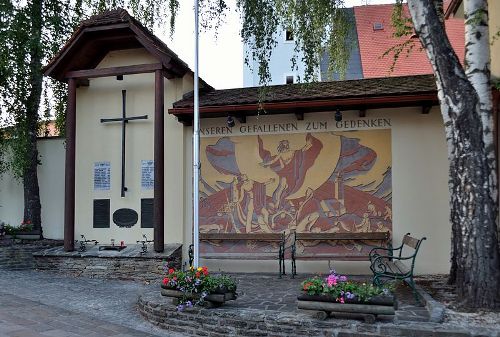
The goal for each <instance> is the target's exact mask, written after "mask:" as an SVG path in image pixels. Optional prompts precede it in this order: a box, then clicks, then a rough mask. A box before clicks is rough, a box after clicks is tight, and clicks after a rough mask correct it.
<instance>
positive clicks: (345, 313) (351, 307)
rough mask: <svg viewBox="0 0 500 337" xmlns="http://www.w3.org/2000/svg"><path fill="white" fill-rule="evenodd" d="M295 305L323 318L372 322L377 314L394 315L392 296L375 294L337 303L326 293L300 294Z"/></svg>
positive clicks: (318, 317)
mask: <svg viewBox="0 0 500 337" xmlns="http://www.w3.org/2000/svg"><path fill="white" fill-rule="evenodd" d="M297 307H298V308H299V309H304V310H314V311H316V312H315V314H314V316H315V317H316V318H317V319H321V320H324V319H326V318H328V317H329V316H333V317H338V318H364V320H365V321H366V322H368V323H374V322H375V320H376V318H377V316H378V315H384V316H394V314H395V310H396V308H395V301H394V296H387V295H383V296H376V297H373V298H371V299H370V300H369V301H368V302H360V301H358V300H356V299H354V300H347V301H346V302H345V303H339V302H337V301H336V299H335V298H333V297H331V296H326V295H307V294H302V295H299V296H298V297H297Z"/></svg>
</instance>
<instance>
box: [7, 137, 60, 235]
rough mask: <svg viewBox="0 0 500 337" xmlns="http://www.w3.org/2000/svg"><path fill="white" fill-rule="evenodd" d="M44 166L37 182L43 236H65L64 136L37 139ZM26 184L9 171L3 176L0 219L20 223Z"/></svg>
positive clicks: (39, 170)
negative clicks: (24, 185)
mask: <svg viewBox="0 0 500 337" xmlns="http://www.w3.org/2000/svg"><path fill="white" fill-rule="evenodd" d="M37 146H38V153H39V157H40V161H41V165H39V166H38V184H39V187H40V203H41V205H42V230H43V236H44V237H45V238H49V239H62V238H63V236H64V233H63V228H64V226H63V224H64V158H65V149H64V139H62V138H43V139H39V140H38V142H37ZM23 199H24V198H23V185H22V182H21V181H20V180H18V179H15V178H14V177H13V176H12V175H11V174H10V173H5V174H3V175H1V176H0V222H5V223H7V224H10V225H12V226H19V225H21V221H22V220H23V211H24V202H23Z"/></svg>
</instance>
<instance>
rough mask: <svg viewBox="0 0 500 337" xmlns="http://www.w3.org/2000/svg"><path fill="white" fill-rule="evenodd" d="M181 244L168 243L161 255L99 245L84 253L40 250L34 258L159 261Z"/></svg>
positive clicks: (133, 246)
mask: <svg viewBox="0 0 500 337" xmlns="http://www.w3.org/2000/svg"><path fill="white" fill-rule="evenodd" d="M181 247H182V244H180V243H170V244H166V245H164V251H163V252H162V253H157V252H155V251H154V250H153V246H152V245H149V246H148V252H147V253H145V254H141V252H142V249H141V245H136V244H130V245H127V248H125V249H123V250H121V251H114V250H99V245H97V246H96V245H91V244H89V245H87V250H86V251H85V252H79V251H78V249H75V251H72V252H65V251H64V247H54V248H49V249H45V250H41V251H39V252H37V253H35V254H33V255H34V256H37V257H38V256H47V257H74V258H78V257H98V258H107V257H111V258H142V259H161V258H165V257H168V256H170V255H172V254H174V253H176V252H177V250H179V249H181ZM75 248H76V247H75Z"/></svg>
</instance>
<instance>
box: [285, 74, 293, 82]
mask: <svg viewBox="0 0 500 337" xmlns="http://www.w3.org/2000/svg"><path fill="white" fill-rule="evenodd" d="M285 83H286V84H293V75H289V76H286V78H285Z"/></svg>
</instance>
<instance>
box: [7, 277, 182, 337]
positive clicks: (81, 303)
mask: <svg viewBox="0 0 500 337" xmlns="http://www.w3.org/2000/svg"><path fill="white" fill-rule="evenodd" d="M148 287H152V286H151V285H145V284H140V283H137V282H130V281H116V280H113V281H109V280H104V279H89V278H82V277H79V278H76V277H68V276H63V275H57V274H53V273H44V272H36V271H8V270H0V337H7V336H8V337H47V336H51V337H66V336H67V337H76V336H89V337H93V336H123V337H129V336H137V337H152V336H174V335H172V334H171V333H167V332H165V331H164V330H161V329H159V328H157V327H155V326H154V325H152V324H150V323H148V322H146V321H144V319H143V318H142V317H141V316H140V315H139V313H138V312H137V310H136V302H137V297H138V295H139V293H140V292H142V291H146V290H148ZM155 288H156V286H155Z"/></svg>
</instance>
